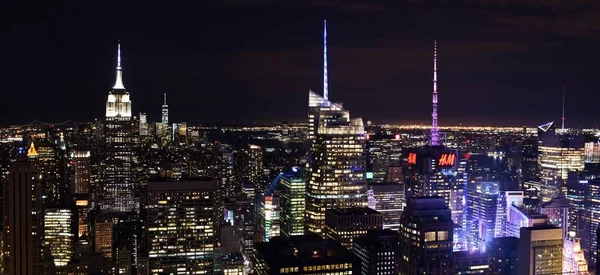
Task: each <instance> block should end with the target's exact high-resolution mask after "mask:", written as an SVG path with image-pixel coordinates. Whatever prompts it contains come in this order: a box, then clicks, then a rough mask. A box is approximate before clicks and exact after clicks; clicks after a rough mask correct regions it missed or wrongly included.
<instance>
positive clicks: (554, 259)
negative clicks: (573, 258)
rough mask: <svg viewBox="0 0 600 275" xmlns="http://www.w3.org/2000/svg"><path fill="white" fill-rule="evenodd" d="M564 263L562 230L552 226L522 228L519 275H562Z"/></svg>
mask: <svg viewBox="0 0 600 275" xmlns="http://www.w3.org/2000/svg"><path fill="white" fill-rule="evenodd" d="M562 263H563V233H562V229H560V228H558V227H555V226H550V225H539V226H534V227H523V228H521V233H520V237H519V265H518V268H517V274H518V275H541V274H562V271H563V266H562Z"/></svg>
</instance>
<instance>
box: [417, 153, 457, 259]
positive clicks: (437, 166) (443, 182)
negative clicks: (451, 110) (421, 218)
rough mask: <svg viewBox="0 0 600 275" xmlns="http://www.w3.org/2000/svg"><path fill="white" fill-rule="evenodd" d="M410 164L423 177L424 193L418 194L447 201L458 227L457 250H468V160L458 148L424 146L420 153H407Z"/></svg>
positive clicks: (455, 236) (422, 190)
mask: <svg viewBox="0 0 600 275" xmlns="http://www.w3.org/2000/svg"><path fill="white" fill-rule="evenodd" d="M408 165H409V166H410V167H411V168H414V170H416V171H418V174H419V175H420V176H421V177H422V187H420V188H421V192H419V193H417V195H424V196H440V197H442V198H444V200H445V201H446V204H447V205H448V207H449V208H450V210H451V211H452V220H453V221H454V223H455V224H456V225H459V227H458V228H457V230H456V232H454V244H455V248H456V249H457V250H462V249H465V248H466V247H465V245H466V233H465V229H466V220H465V213H464V211H465V209H464V206H465V192H466V183H467V172H466V166H467V162H466V160H465V159H463V158H461V157H460V155H459V153H458V151H457V150H456V149H450V148H446V147H444V146H425V147H423V148H421V149H419V150H417V151H414V150H413V151H409V152H408ZM417 189H418V188H417Z"/></svg>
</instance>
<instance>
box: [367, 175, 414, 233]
mask: <svg viewBox="0 0 600 275" xmlns="http://www.w3.org/2000/svg"><path fill="white" fill-rule="evenodd" d="M404 187H405V185H404V184H401V183H396V182H383V183H374V184H369V189H368V190H367V195H368V202H369V208H371V209H373V210H376V211H377V212H379V213H381V214H382V215H383V229H391V230H394V231H398V230H400V217H402V210H403V209H404V206H405V205H406V194H405V189H404Z"/></svg>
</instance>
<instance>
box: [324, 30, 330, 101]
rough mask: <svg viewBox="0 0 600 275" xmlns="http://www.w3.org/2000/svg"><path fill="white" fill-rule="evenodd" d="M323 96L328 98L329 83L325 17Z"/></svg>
mask: <svg viewBox="0 0 600 275" xmlns="http://www.w3.org/2000/svg"><path fill="white" fill-rule="evenodd" d="M323 98H324V99H325V100H326V101H327V100H329V85H328V84H327V19H325V20H323Z"/></svg>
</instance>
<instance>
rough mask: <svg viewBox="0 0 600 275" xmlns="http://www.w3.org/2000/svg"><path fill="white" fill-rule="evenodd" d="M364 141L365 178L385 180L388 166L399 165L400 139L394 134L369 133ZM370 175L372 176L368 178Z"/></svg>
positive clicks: (373, 180)
mask: <svg viewBox="0 0 600 275" xmlns="http://www.w3.org/2000/svg"><path fill="white" fill-rule="evenodd" d="M368 137H369V138H368V139H367V140H366V141H365V142H366V153H367V180H370V181H372V182H384V181H386V175H387V174H388V168H389V167H390V166H399V165H400V164H401V156H402V140H401V139H400V138H399V136H398V138H396V137H395V136H383V135H369V136H368ZM371 175H372V178H369V177H370V176H371ZM396 182H402V181H396Z"/></svg>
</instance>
